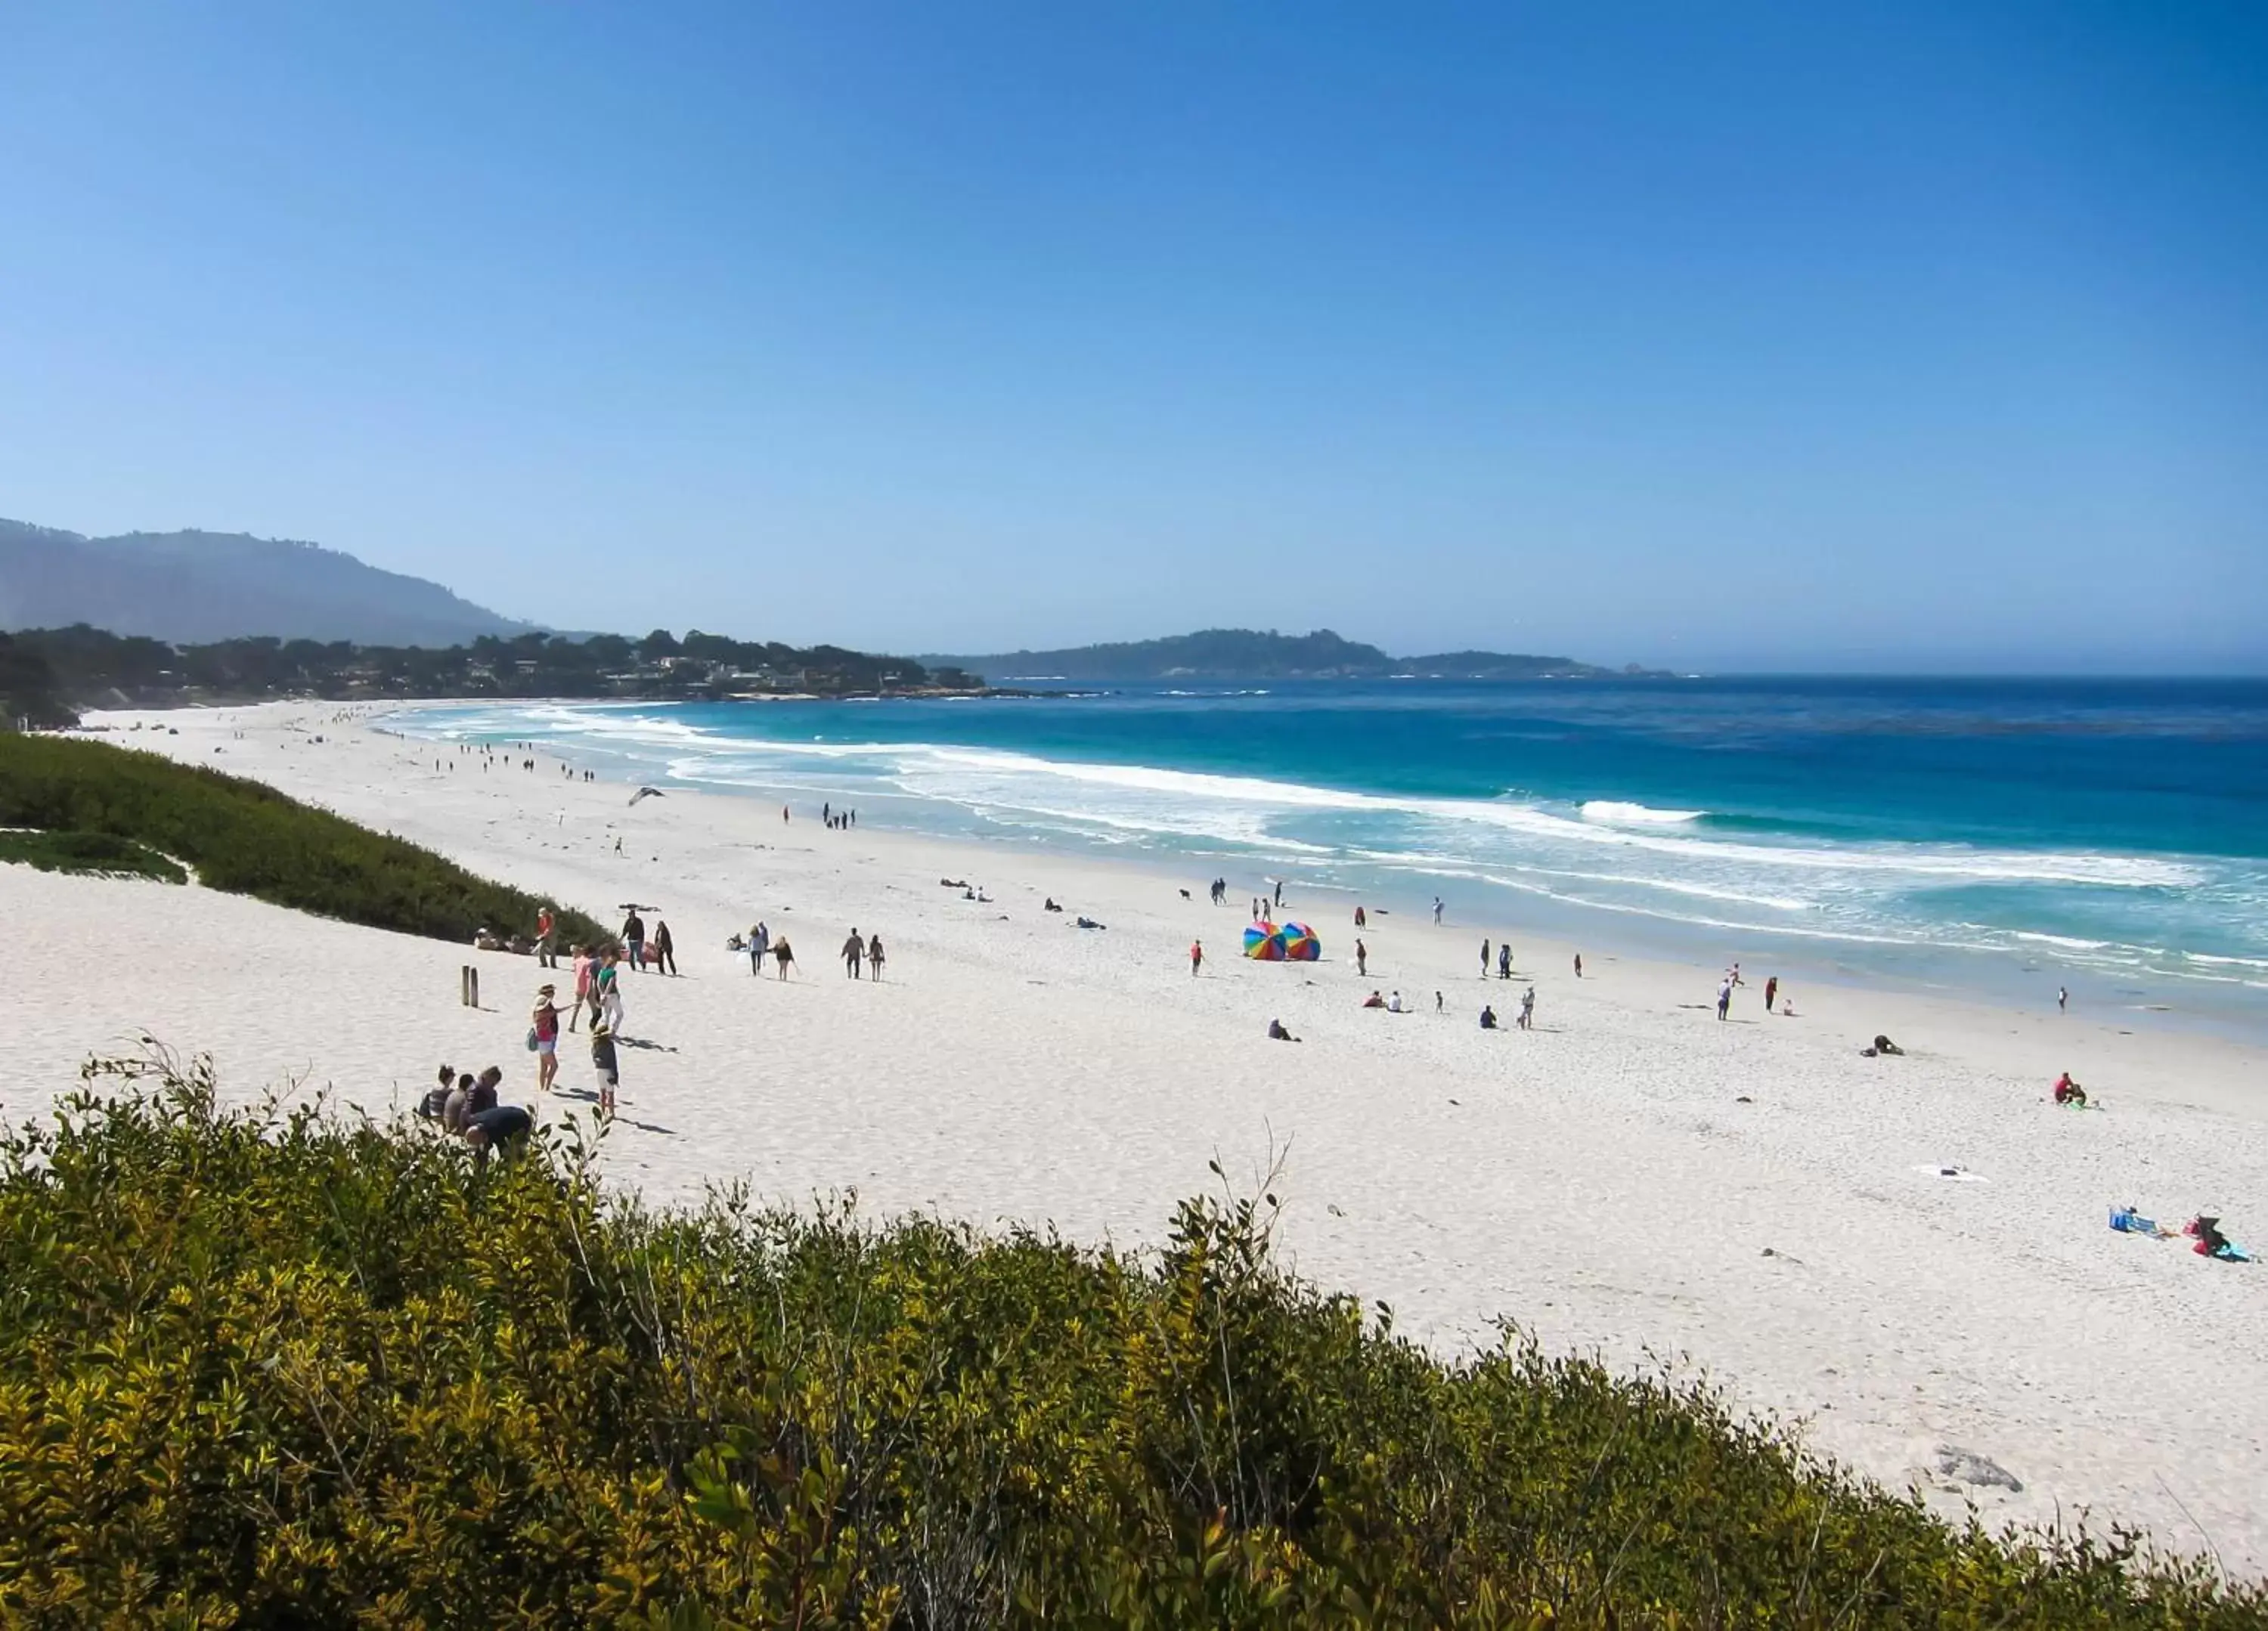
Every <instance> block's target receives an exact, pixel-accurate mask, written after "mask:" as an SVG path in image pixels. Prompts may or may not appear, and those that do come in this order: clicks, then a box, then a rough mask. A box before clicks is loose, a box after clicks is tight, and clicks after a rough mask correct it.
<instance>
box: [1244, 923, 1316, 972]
mask: <svg viewBox="0 0 2268 1631" xmlns="http://www.w3.org/2000/svg"><path fill="white" fill-rule="evenodd" d="M1322 954H1323V943H1322V941H1320V940H1318V939H1316V938H1315V931H1314V929H1310V928H1308V927H1307V925H1306V924H1305V923H1267V922H1261V923H1255V924H1253V925H1252V927H1251V928H1249V929H1246V930H1245V931H1244V955H1245V956H1247V957H1248V958H1251V959H1253V960H1254V961H1256V962H1261V963H1312V962H1314V960H1315V959H1317V958H1319V957H1321V956H1322Z"/></svg>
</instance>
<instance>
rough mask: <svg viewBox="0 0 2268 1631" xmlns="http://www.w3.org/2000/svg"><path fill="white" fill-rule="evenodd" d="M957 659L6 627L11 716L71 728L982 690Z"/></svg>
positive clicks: (711, 641) (751, 647) (657, 640)
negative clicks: (435, 705) (203, 639)
mask: <svg viewBox="0 0 2268 1631" xmlns="http://www.w3.org/2000/svg"><path fill="white" fill-rule="evenodd" d="M982 687H983V680H982V679H981V678H980V677H978V676H976V675H975V674H971V673H968V672H964V671H963V670H961V669H958V668H953V667H938V668H929V667H926V666H924V665H922V664H920V663H917V662H916V661H915V660H914V659H913V658H905V657H891V656H887V655H880V654H877V653H874V652H868V651H853V650H848V649H846V648H844V647H842V646H834V645H816V646H791V645H786V644H783V643H780V642H778V641H743V640H734V639H732V638H730V637H728V636H724V635H711V634H703V632H702V631H700V630H699V629H692V630H689V631H688V632H687V634H686V635H685V636H684V637H683V638H679V637H678V636H674V635H673V634H671V633H670V631H669V630H667V629H666V628H657V629H655V630H653V631H652V633H650V634H648V635H646V636H644V637H643V638H639V639H632V638H630V637H629V636H622V635H585V636H569V635H559V634H545V633H542V632H541V631H534V632H530V633H527V634H524V635H519V636H512V637H509V638H506V637H503V636H495V635H483V636H481V637H480V638H479V639H477V640H475V641H473V642H472V643H469V644H466V645H454V646H448V647H441V648H435V647H423V646H371V645H357V644H355V643H352V642H350V641H344V640H339V641H330V642H324V641H317V640H283V639H278V638H276V637H274V636H255V637H248V638H245V639H239V640H219V641H215V642H212V643H210V644H204V645H173V644H169V643H166V642H165V641H163V640H152V639H149V638H147V637H145V636H122V635H114V634H110V633H107V632H106V631H105V630H102V629H99V628H91V627H89V626H88V625H86V624H85V623H80V624H76V625H74V626H72V627H71V628H32V629H21V630H18V631H17V632H16V633H14V634H0V724H6V725H15V726H18V727H25V726H28V727H31V728H47V727H54V726H59V725H68V724H71V723H73V721H74V720H75V719H76V717H77V712H78V710H79V709H85V708H95V707H143V708H151V707H170V706H174V705H178V704H181V703H186V702H257V701H262V700H266V699H269V698H273V697H283V696H314V697H322V698H327V699H331V700H336V701H352V700H355V699H357V698H365V697H438V696H521V697H534V696H565V697H598V696H626V697H636V698H645V699H650V700H657V701H659V700H684V699H688V698H706V699H718V698H724V697H729V696H733V695H740V694H812V695H817V696H856V695H873V694H899V695H922V694H934V693H940V692H968V691H973V690H977V689H981V688H982Z"/></svg>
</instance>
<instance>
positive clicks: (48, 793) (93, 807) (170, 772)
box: [0, 735, 612, 945]
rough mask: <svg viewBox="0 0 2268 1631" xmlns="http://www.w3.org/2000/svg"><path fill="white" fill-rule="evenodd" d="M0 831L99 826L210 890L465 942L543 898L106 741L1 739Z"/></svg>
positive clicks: (564, 921)
mask: <svg viewBox="0 0 2268 1631" xmlns="http://www.w3.org/2000/svg"><path fill="white" fill-rule="evenodd" d="M0 827H38V828H42V829H44V830H46V831H48V832H50V833H82V834H85V833H100V834H109V835H111V836H112V837H114V838H122V839H128V840H130V841H134V842H135V843H137V844H141V845H144V846H146V847H147V848H149V849H154V850H157V851H158V852H159V853H160V854H163V855H166V856H172V857H173V858H174V859H175V860H179V861H183V862H187V863H188V864H189V865H191V866H193V867H195V869H196V871H197V876H198V878H199V879H200V880H201V881H202V882H203V883H204V884H205V885H207V886H209V887H210V888H214V889H221V890H226V891H227V892H229V893H232V894H242V895H253V896H256V897H257V898H259V899H260V900H266V901H269V902H270V903H271V904H273V905H276V906H288V907H295V908H297V909H298V910H299V911H302V912H317V913H320V914H322V915H324V916H327V917H337V918H343V919H345V920H346V921H347V922H350V923H365V924H367V925H369V926H370V927H372V928H373V929H399V930H401V932H402V933H404V934H412V935H429V936H431V937H433V938H435V939H437V940H452V941H456V942H458V943H459V944H465V943H468V942H470V941H471V939H472V938H473V936H474V934H475V931H476V930H479V929H484V928H485V929H494V930H495V931H496V932H497V933H498V934H502V935H511V934H515V933H518V934H532V933H533V932H534V927H535V915H536V913H537V912H538V911H539V910H541V907H543V906H544V904H545V903H544V902H543V901H541V900H538V899H537V898H536V897H535V896H534V895H531V894H528V893H525V892H523V891H521V890H518V889H512V888H508V887H506V886H505V885H502V884H494V883H490V882H489V881H488V879H486V878H475V876H474V875H473V874H472V873H470V872H468V871H465V870H464V868H462V867H460V866H459V865H457V864H456V863H454V862H453V861H450V860H448V859H446V858H445V857H444V856H438V855H436V854H434V853H433V852H432V851H431V850H430V849H420V848H418V846H416V844H413V843H409V842H408V841H406V840H403V839H399V838H394V837H391V836H388V835H387V834H380V833H373V832H372V831H371V830H370V829H369V828H367V827H357V826H356V825H355V824H354V823H353V822H351V821H349V820H346V819H343V818H342V817H339V816H335V815H333V814H331V813H330V812H328V811H324V810H315V809H311V808H309V807H308V806H307V805H306V804H300V803H299V802H298V801H297V800H296V799H292V798H288V797H285V796H284V794H282V793H279V792H277V791H276V790H275V789H274V788H271V787H266V786H263V785H261V783H260V782H247V781H245V780H244V779H243V778H241V777H239V776H232V775H222V774H220V773H219V772H218V771H217V770H206V769H201V768H197V767H195V766H191V765H181V764H176V763H174V762H173V760H169V759H165V758H162V757H160V756H159V755H158V754H155V753H138V752H134V751H130V750H129V749H126V748H121V747H113V746H109V745H108V744H107V743H103V742H80V741H71V740H68V739H65V738H55V737H35V736H16V735H0ZM557 933H558V937H559V939H560V941H561V943H562V944H567V943H580V944H585V945H603V944H611V941H612V937H611V936H610V935H609V934H608V931H607V930H606V929H601V928H600V926H599V925H598V924H597V923H596V922H593V920H592V919H590V918H588V917H586V916H585V915H583V914H582V913H580V912H572V911H566V910H560V911H559V912H558V929H557Z"/></svg>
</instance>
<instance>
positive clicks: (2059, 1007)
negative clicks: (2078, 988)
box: [2056, 986, 2071, 1014]
mask: <svg viewBox="0 0 2268 1631" xmlns="http://www.w3.org/2000/svg"><path fill="white" fill-rule="evenodd" d="M2070 1011H2071V993H2070V992H2068V991H2066V990H2065V989H2064V988H2062V987H2061V986H2058V987H2057V988H2056V1012H2058V1014H2062V1013H2068V1012H2070Z"/></svg>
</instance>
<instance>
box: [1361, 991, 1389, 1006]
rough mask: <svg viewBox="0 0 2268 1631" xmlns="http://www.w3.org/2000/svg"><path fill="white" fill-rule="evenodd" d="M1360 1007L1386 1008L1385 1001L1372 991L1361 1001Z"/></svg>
mask: <svg viewBox="0 0 2268 1631" xmlns="http://www.w3.org/2000/svg"><path fill="white" fill-rule="evenodd" d="M1362 1005H1363V1006H1364V1007H1365V1008H1383V1007H1385V1006H1386V999H1385V998H1384V997H1382V996H1381V995H1379V994H1378V993H1377V992H1375V991H1373V992H1372V993H1371V994H1370V995H1368V996H1366V997H1365V998H1363V999H1362Z"/></svg>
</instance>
